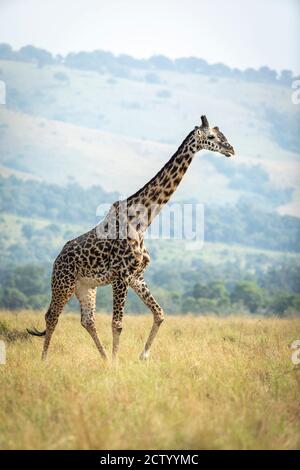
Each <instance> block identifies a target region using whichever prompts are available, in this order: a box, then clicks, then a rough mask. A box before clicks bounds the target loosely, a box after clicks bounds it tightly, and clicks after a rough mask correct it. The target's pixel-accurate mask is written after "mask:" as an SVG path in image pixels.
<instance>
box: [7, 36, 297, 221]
mask: <svg viewBox="0 0 300 470" xmlns="http://www.w3.org/2000/svg"><path fill="white" fill-rule="evenodd" d="M217 65H218V66H217ZM217 65H216V64H214V65H209V64H207V63H206V62H205V61H203V60H202V59H195V58H187V59H180V60H178V61H170V60H169V59H167V58H165V57H163V56H156V57H152V58H150V59H149V60H145V61H140V60H136V59H134V58H131V57H130V56H119V57H116V56H113V55H112V54H110V53H105V52H103V51H98V52H97V53H96V52H95V53H79V54H73V55H72V54H70V55H69V56H67V57H65V58H64V57H53V56H52V55H51V54H49V53H47V51H42V50H40V49H38V48H34V47H27V48H22V49H21V50H20V51H12V49H11V48H10V47H9V46H7V45H0V78H1V79H2V80H4V81H5V83H6V86H7V104H6V107H3V106H0V139H1V148H0V164H1V165H2V169H1V174H11V173H13V172H18V175H19V176H22V177H28V176H29V175H32V176H33V177H35V178H41V179H45V180H46V181H48V182H54V183H59V184H65V183H67V182H68V181H69V180H70V179H71V180H75V181H77V182H79V183H80V184H82V185H84V186H91V185H93V184H100V185H101V186H102V187H103V188H104V189H105V190H107V191H118V192H120V193H121V194H124V195H127V194H130V193H131V192H134V191H135V190H136V189H138V188H139V187H140V186H141V185H142V184H144V183H145V182H146V181H147V180H148V179H149V178H151V177H152V176H153V174H154V173H155V172H156V171H158V170H159V169H160V167H161V166H162V165H163V164H164V163H165V161H166V160H167V159H168V158H169V157H170V156H171V154H172V153H173V152H174V151H175V150H176V148H177V147H178V145H179V144H180V143H181V141H182V139H183V138H184V137H185V135H186V134H187V133H188V132H189V131H190V130H191V129H192V128H193V127H194V125H195V124H197V123H198V122H199V117H200V115H201V114H202V113H206V114H207V116H208V118H209V120H210V122H211V123H212V124H213V125H218V126H219V127H220V128H221V130H222V131H223V132H224V133H225V135H226V136H228V139H229V140H230V141H231V142H232V143H233V144H234V146H235V148H236V153H237V158H235V159H231V160H229V161H227V160H226V161H225V160H224V159H223V160H222V157H221V156H213V155H209V154H206V156H205V155H203V154H202V156H201V157H197V158H196V159H195V161H194V162H193V164H192V167H191V168H190V169H189V172H188V174H187V176H186V178H185V180H184V182H183V184H182V185H181V186H180V188H179V190H178V192H177V193H176V197H177V198H179V199H187V198H195V199H197V200H198V201H201V202H214V203H217V204H226V203H236V202H237V201H238V200H240V199H241V198H244V197H246V198H247V200H252V201H253V204H259V205H261V206H265V207H266V209H268V210H270V209H274V208H275V209H276V210H278V211H279V212H281V213H282V214H293V215H300V209H299V208H300V191H299V189H298V181H297V175H298V174H299V163H300V162H299V156H300V130H299V123H300V119H299V117H300V113H299V107H298V106H295V105H293V104H292V102H291V89H290V87H289V85H290V83H291V80H292V78H293V77H292V75H291V73H289V72H288V71H283V72H282V73H281V74H279V75H278V74H276V73H275V74H274V73H273V71H270V70H269V69H267V68H263V69H260V70H259V71H250V70H248V71H245V72H242V71H238V70H236V69H230V68H229V67H226V66H224V65H223V64H217ZM203 157H205V158H203ZM225 165H226V166H225ZM257 168H259V174H260V179H259V180H256V176H257V175H258V172H257V171H256V169H257ZM262 174H263V176H262ZM124 175H126V177H124Z"/></svg>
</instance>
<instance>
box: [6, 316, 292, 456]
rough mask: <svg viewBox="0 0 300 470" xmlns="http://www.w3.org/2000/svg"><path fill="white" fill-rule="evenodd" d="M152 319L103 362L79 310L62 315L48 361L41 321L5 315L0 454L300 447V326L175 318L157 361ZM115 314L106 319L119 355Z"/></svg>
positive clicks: (129, 322)
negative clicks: (147, 345) (298, 349)
mask: <svg viewBox="0 0 300 470" xmlns="http://www.w3.org/2000/svg"><path fill="white" fill-rule="evenodd" d="M151 322H152V319H151V315H149V316H147V315H146V316H130V315H127V316H126V318H125V320H124V329H123V333H122V335H121V347H120V354H119V359H118V361H117V362H116V363H115V364H113V363H112V362H111V361H109V362H108V363H106V364H105V363H104V362H103V361H102V360H101V358H100V356H99V354H98V352H97V350H96V348H95V346H94V344H93V341H92V339H91V338H90V337H89V335H88V334H87V332H86V331H85V330H84V329H83V328H82V327H81V326H80V317H79V315H76V314H64V315H62V317H61V318H60V321H59V324H58V326H57V328H56V331H55V333H54V336H53V340H52V343H51V345H50V349H49V355H48V359H47V361H46V363H42V362H41V360H40V353H41V348H42V344H43V340H41V339H39V338H29V337H28V336H27V335H26V334H22V332H23V331H24V329H25V327H27V326H32V325H34V326H37V327H41V328H43V326H44V321H43V314H42V313H40V314H34V313H28V312H20V313H18V314H15V313H10V312H2V313H1V314H0V338H1V339H4V340H5V343H6V356H7V357H6V365H0V386H1V396H0V448H1V449H167V448H170V449H196V448H197V449H295V448H299V447H300V368H299V366H296V365H293V363H292V360H291V354H292V350H291V347H290V346H291V343H292V342H293V341H294V340H295V339H300V319H273V318H272V319H262V318H259V317H255V318H249V317H242V316H241V317H239V318H237V317H229V318H225V319H220V318H217V317H195V316H190V315H186V316H168V317H167V318H166V321H165V323H164V324H163V325H162V327H161V330H160V332H159V334H158V337H157V339H156V341H155V342H154V345H153V348H152V353H151V358H150V359H149V360H148V361H147V362H140V361H139V359H138V355H139V352H140V351H141V349H142V345H143V343H144V340H145V338H146V336H147V334H148V330H149V329H150V326H151ZM110 323H111V318H110V316H109V315H98V316H97V324H98V329H99V333H100V336H101V339H102V340H103V342H104V344H105V346H106V348H107V349H110V348H111V328H110Z"/></svg>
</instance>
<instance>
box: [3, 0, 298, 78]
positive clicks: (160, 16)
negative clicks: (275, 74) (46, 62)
mask: <svg viewBox="0 0 300 470" xmlns="http://www.w3.org/2000/svg"><path fill="white" fill-rule="evenodd" d="M299 25H300V0H0V42H8V43H10V44H11V45H12V46H13V47H14V48H19V47H21V46H24V45H26V44H33V45H35V46H37V47H43V48H45V49H47V50H49V51H51V52H54V53H63V54H65V53H67V52H70V51H79V50H87V51H89V50H94V49H105V50H109V51H111V52H114V53H127V54H130V55H133V56H135V57H149V56H150V55H153V54H165V55H167V56H169V57H171V58H175V57H182V56H191V55H194V56H197V57H202V58H204V59H206V60H207V61H208V62H223V63H226V64H227V65H230V66H234V67H239V68H242V69H243V68H246V67H259V66H261V65H268V66H270V67H272V68H275V69H277V70H279V69H283V68H289V69H292V70H293V71H295V72H296V73H300V32H299Z"/></svg>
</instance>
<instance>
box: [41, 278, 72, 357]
mask: <svg viewBox="0 0 300 470" xmlns="http://www.w3.org/2000/svg"><path fill="white" fill-rule="evenodd" d="M74 290H75V282H72V281H70V282H68V283H64V284H63V285H54V286H52V299H51V303H50V306H49V308H48V310H47V313H46V315H45V321H46V330H45V341H44V348H43V352H42V359H46V356H47V351H48V348H49V344H50V340H51V337H52V334H53V332H54V330H55V327H56V325H57V322H58V318H59V315H60V314H61V312H62V311H63V308H64V306H65V304H66V303H67V302H68V300H69V299H70V298H71V297H72V295H73V293H74Z"/></svg>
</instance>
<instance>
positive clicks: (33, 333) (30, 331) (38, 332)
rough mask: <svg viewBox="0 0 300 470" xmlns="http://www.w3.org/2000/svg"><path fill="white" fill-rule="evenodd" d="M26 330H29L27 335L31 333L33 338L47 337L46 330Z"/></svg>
mask: <svg viewBox="0 0 300 470" xmlns="http://www.w3.org/2000/svg"><path fill="white" fill-rule="evenodd" d="M26 330H27V333H29V334H30V335H32V336H45V334H46V330H44V331H38V330H37V329H36V328H32V329H29V328H26Z"/></svg>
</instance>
